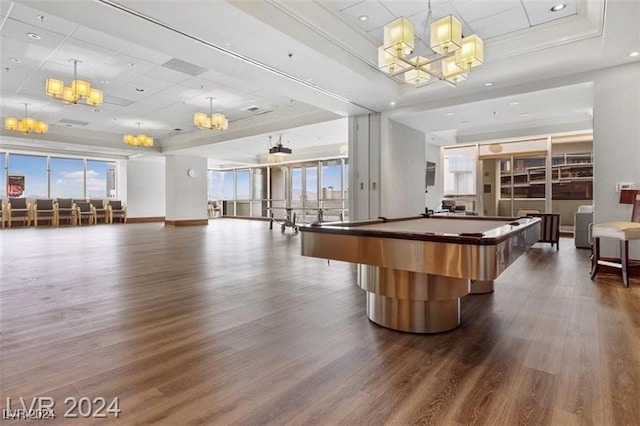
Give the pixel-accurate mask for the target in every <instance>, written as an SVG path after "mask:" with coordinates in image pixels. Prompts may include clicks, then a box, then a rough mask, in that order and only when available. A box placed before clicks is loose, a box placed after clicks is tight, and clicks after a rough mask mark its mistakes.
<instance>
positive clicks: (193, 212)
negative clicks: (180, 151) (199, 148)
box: [165, 155, 208, 226]
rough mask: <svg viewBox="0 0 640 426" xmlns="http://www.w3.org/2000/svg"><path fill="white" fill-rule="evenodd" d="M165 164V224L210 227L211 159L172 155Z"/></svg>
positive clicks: (166, 159) (166, 158)
mask: <svg viewBox="0 0 640 426" xmlns="http://www.w3.org/2000/svg"><path fill="white" fill-rule="evenodd" d="M165 162H166V172H165V182H166V193H167V197H166V219H165V224H167V225H175V226H180V225H206V224H207V223H208V221H207V218H208V216H207V159H206V158H201V157H188V156H179V155H168V156H166V157H165Z"/></svg>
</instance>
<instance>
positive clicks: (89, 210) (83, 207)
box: [75, 201, 96, 225]
mask: <svg viewBox="0 0 640 426" xmlns="http://www.w3.org/2000/svg"><path fill="white" fill-rule="evenodd" d="M75 206H76V218H77V219H78V225H82V218H85V217H86V218H87V221H88V223H89V225H91V224H95V223H96V209H95V207H93V206H92V205H91V203H89V202H87V201H77V202H76V203H75Z"/></svg>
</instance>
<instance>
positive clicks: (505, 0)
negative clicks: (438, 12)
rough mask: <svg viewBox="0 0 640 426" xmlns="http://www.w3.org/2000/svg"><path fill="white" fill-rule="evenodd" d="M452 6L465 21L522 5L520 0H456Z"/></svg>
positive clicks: (475, 19)
mask: <svg viewBox="0 0 640 426" xmlns="http://www.w3.org/2000/svg"><path fill="white" fill-rule="evenodd" d="M453 7H454V8H455V9H456V10H457V11H458V13H459V14H460V16H462V17H463V19H464V20H465V21H466V22H467V23H470V22H473V21H477V20H478V19H481V18H485V17H487V16H491V15H495V14H497V13H501V12H504V11H506V10H509V9H513V8H515V7H522V3H521V2H520V0H488V1H487V0H485V1H482V2H479V1H477V0H456V1H455V2H454V3H453Z"/></svg>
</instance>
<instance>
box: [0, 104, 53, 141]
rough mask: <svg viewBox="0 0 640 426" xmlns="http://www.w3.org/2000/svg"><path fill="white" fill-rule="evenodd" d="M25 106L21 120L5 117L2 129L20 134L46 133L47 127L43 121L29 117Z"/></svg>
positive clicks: (25, 105)
mask: <svg viewBox="0 0 640 426" xmlns="http://www.w3.org/2000/svg"><path fill="white" fill-rule="evenodd" d="M27 105H29V104H24V118H23V119H22V120H20V119H17V118H15V117H7V118H5V119H4V127H5V128H6V129H7V130H13V131H16V132H22V133H25V134H27V133H47V132H48V131H49V125H48V124H47V123H45V122H44V121H38V120H35V119H33V118H31V117H29V112H28V110H27Z"/></svg>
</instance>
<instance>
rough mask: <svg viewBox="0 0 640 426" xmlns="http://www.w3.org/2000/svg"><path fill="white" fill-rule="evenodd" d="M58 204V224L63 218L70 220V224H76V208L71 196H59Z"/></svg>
mask: <svg viewBox="0 0 640 426" xmlns="http://www.w3.org/2000/svg"><path fill="white" fill-rule="evenodd" d="M56 204H57V206H58V225H59V224H60V222H61V221H62V220H68V221H69V224H70V225H75V224H76V223H77V220H76V208H75V206H74V205H73V200H72V199H71V198H58V199H56Z"/></svg>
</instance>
